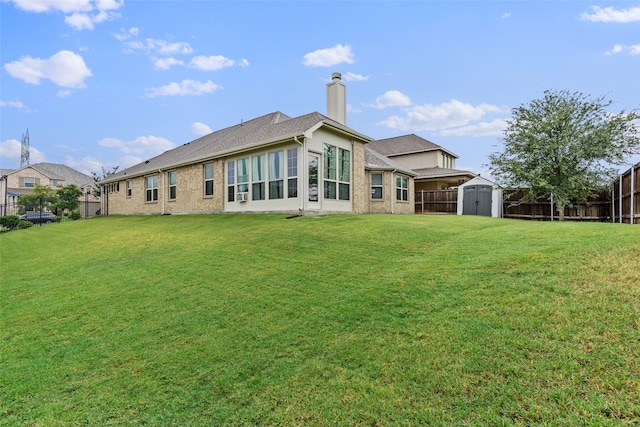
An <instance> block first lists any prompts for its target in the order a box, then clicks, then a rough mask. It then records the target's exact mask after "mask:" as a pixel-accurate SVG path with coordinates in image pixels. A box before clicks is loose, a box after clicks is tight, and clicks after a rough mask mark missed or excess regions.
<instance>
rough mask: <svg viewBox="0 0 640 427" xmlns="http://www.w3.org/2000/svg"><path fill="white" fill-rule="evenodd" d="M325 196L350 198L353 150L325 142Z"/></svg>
mask: <svg viewBox="0 0 640 427" xmlns="http://www.w3.org/2000/svg"><path fill="white" fill-rule="evenodd" d="M323 178H324V182H323V183H324V197H325V199H334V200H335V199H339V200H349V199H350V185H351V152H350V151H349V150H345V149H342V148H337V147H334V146H333V145H329V144H324V173H323Z"/></svg>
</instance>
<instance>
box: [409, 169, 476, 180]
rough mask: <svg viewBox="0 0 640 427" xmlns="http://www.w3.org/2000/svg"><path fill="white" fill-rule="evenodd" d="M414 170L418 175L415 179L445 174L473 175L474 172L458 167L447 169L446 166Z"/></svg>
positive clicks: (445, 175)
mask: <svg viewBox="0 0 640 427" xmlns="http://www.w3.org/2000/svg"><path fill="white" fill-rule="evenodd" d="M414 172H415V173H416V174H417V175H418V176H417V177H416V179H420V178H437V177H447V176H460V175H462V176H469V177H475V176H476V174H475V173H473V172H469V171H464V170H460V169H447V168H440V167H435V168H424V169H416V170H414Z"/></svg>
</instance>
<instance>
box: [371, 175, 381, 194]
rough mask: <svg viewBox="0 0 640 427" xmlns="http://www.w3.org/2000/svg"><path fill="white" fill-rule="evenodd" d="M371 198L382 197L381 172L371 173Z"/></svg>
mask: <svg viewBox="0 0 640 427" xmlns="http://www.w3.org/2000/svg"><path fill="white" fill-rule="evenodd" d="M371 198H372V199H382V174H381V173H372V174H371Z"/></svg>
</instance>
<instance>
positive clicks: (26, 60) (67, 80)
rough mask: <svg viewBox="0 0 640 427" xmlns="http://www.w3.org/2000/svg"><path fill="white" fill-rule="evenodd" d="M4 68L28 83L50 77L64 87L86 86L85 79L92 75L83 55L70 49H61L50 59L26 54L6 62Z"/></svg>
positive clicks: (34, 82)
mask: <svg viewBox="0 0 640 427" xmlns="http://www.w3.org/2000/svg"><path fill="white" fill-rule="evenodd" d="M4 68H5V70H7V72H8V73H9V74H10V75H11V76H12V77H15V78H17V79H20V80H23V81H25V82H27V83H31V84H39V83H40V80H41V79H48V80H51V81H52V82H53V83H55V84H56V85H58V86H62V87H75V88H82V87H85V84H84V79H86V78H87V77H90V76H91V75H92V74H91V70H90V69H89V68H87V66H86V65H85V63H84V59H82V56H80V55H78V54H76V53H73V52H71V51H68V50H61V51H60V52H58V53H56V54H54V55H53V56H51V58H49V59H40V58H31V57H30V56H25V57H22V58H21V59H20V60H18V61H13V62H9V63H8V64H5V65H4Z"/></svg>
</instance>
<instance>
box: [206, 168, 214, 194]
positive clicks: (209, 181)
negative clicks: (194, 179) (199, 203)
mask: <svg viewBox="0 0 640 427" xmlns="http://www.w3.org/2000/svg"><path fill="white" fill-rule="evenodd" d="M204 195H205V196H213V163H207V164H206V165H204Z"/></svg>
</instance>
